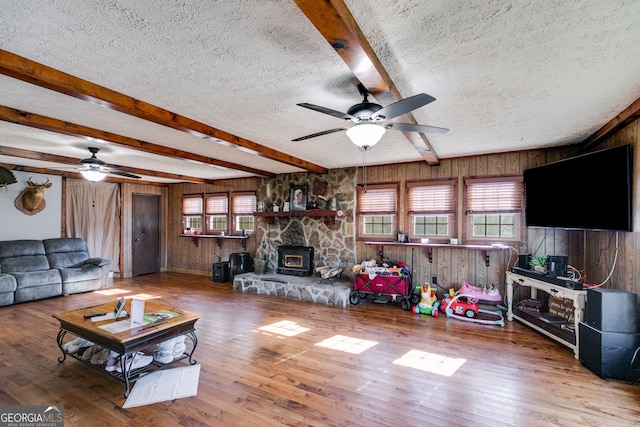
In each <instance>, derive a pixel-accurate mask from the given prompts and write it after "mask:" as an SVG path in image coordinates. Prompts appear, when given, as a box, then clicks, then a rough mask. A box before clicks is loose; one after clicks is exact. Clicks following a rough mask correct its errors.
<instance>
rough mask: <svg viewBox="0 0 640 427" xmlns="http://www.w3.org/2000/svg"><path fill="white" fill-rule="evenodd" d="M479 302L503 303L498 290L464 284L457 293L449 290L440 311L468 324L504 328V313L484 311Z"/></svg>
mask: <svg viewBox="0 0 640 427" xmlns="http://www.w3.org/2000/svg"><path fill="white" fill-rule="evenodd" d="M478 301H491V302H499V301H502V297H501V296H500V293H499V292H498V290H497V289H496V288H495V287H494V286H492V287H491V288H489V289H487V288H479V287H477V286H472V285H470V284H468V283H467V282H463V283H462V286H461V287H460V289H459V290H458V291H457V292H454V291H453V289H450V290H449V296H448V297H445V298H444V299H443V300H442V304H440V310H441V311H442V312H444V313H445V314H446V315H447V317H453V318H454V319H459V320H465V321H467V322H475V323H484V324H487V325H500V326H504V317H503V316H502V311H500V310H496V311H490V310H484V309H481V308H479V307H478Z"/></svg>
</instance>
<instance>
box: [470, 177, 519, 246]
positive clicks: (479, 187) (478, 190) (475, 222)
mask: <svg viewBox="0 0 640 427" xmlns="http://www.w3.org/2000/svg"><path fill="white" fill-rule="evenodd" d="M465 187H466V216H467V230H468V234H469V236H468V238H469V239H476V240H483V241H487V240H504V241H517V240H519V238H520V235H521V233H522V205H523V186H522V177H521V176H517V177H500V178H478V179H467V180H465Z"/></svg>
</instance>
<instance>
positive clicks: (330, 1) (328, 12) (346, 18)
mask: <svg viewBox="0 0 640 427" xmlns="http://www.w3.org/2000/svg"><path fill="white" fill-rule="evenodd" d="M294 1H295V3H296V4H297V5H298V8H300V10H301V11H302V13H304V14H305V15H306V16H307V18H308V19H309V21H311V23H312V24H313V25H314V26H315V27H316V28H317V29H318V31H320V33H321V34H322V36H323V37H324V38H325V39H326V40H327V42H329V44H330V45H331V47H333V49H335V51H336V52H337V53H338V55H340V57H341V58H342V60H343V61H344V62H345V63H346V64H347V66H348V67H349V68H350V69H351V71H352V72H353V74H354V75H355V76H356V78H357V79H358V80H359V81H360V82H361V83H362V84H363V85H364V86H365V87H366V88H367V90H369V92H371V94H373V95H374V96H375V98H376V101H378V102H380V103H383V105H388V104H391V103H393V102H396V101H399V100H401V99H402V95H401V94H400V91H399V90H398V88H397V87H396V86H395V84H394V83H393V81H392V80H391V77H389V74H388V73H387V71H386V70H385V68H384V66H383V65H382V63H381V62H380V60H379V59H378V57H377V55H376V53H375V52H374V50H373V48H372V47H371V45H370V44H369V42H368V41H367V38H366V37H365V36H364V33H363V32H362V30H361V29H360V27H359V26H358V24H357V22H356V21H355V19H354V17H353V15H352V14H351V12H350V11H349V9H348V8H347V6H346V4H345V3H344V1H342V0H323V1H318V0H294ZM404 117H405V123H413V124H417V122H416V119H415V118H414V117H413V115H412V114H411V113H407V114H405V115H404ZM402 133H403V134H404V136H405V137H406V138H407V139H408V140H409V142H410V143H411V144H412V145H413V147H414V148H415V149H416V150H417V151H418V152H419V153H420V155H421V156H422V157H423V158H424V159H425V161H426V162H427V163H428V164H430V165H438V164H440V159H439V158H438V155H437V154H436V152H435V151H434V150H433V147H432V146H431V143H430V142H429V140H428V139H427V137H426V136H424V135H423V134H421V133H417V132H402Z"/></svg>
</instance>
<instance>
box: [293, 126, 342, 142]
mask: <svg viewBox="0 0 640 427" xmlns="http://www.w3.org/2000/svg"><path fill="white" fill-rule="evenodd" d="M341 130H347V128H335V129H329V130H323V131H322V132H318V133H312V134H311V135H307V136H301V137H300V138H296V139H292V140H291V141H293V142H297V141H304V140H305V139H310V138H315V137H316V136H322V135H328V134H330V133H335V132H340V131H341Z"/></svg>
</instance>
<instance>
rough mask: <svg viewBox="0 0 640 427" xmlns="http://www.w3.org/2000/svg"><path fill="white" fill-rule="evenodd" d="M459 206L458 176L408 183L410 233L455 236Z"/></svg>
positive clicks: (445, 236) (439, 236)
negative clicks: (456, 185)
mask: <svg viewBox="0 0 640 427" xmlns="http://www.w3.org/2000/svg"><path fill="white" fill-rule="evenodd" d="M455 206H456V191H455V180H447V181H430V182H411V183H407V214H408V216H409V218H408V219H409V227H410V228H409V230H410V231H409V234H410V236H412V237H433V238H443V239H444V238H449V237H451V236H452V231H453V230H452V229H453V228H454V227H453V224H455Z"/></svg>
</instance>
